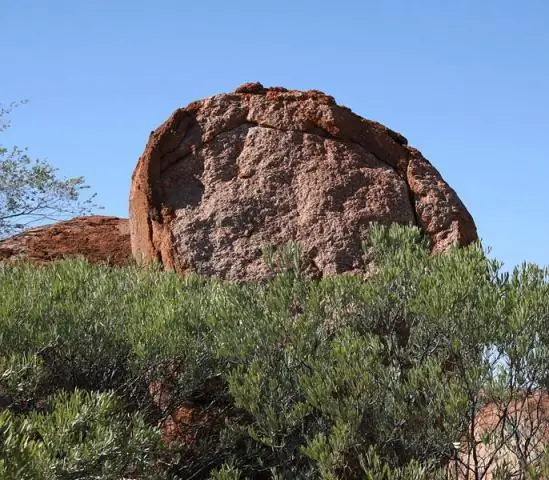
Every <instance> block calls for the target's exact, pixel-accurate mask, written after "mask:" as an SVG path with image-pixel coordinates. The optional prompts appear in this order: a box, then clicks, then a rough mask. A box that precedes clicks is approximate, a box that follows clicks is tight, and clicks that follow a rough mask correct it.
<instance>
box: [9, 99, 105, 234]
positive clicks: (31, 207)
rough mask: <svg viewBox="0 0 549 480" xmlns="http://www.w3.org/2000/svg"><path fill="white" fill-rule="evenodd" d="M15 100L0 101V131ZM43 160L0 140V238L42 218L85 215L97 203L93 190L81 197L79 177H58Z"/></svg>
mask: <svg viewBox="0 0 549 480" xmlns="http://www.w3.org/2000/svg"><path fill="white" fill-rule="evenodd" d="M16 105H17V104H15V103H12V104H10V105H9V106H7V107H3V106H1V105H0V133H2V132H4V131H5V130H6V129H7V128H8V127H9V121H8V120H7V116H8V115H9V113H10V112H11V111H12V109H13V108H14V107H15V106H16ZM57 172H58V170H57V169H56V168H55V167H53V166H52V165H50V164H49V163H48V162H46V161H44V160H39V159H37V160H33V159H31V158H30V157H29V156H28V155H27V153H26V150H25V149H21V148H19V147H17V146H14V147H12V148H7V147H5V146H4V145H2V144H1V143H0V238H3V237H5V236H7V235H10V234H13V233H16V232H17V231H20V230H22V229H24V228H26V227H28V226H30V225H33V224H36V223H41V222H44V221H48V220H51V221H58V220H61V219H63V218H67V217H69V216H73V215H85V214H88V213H90V212H91V210H92V209H93V208H96V207H97V205H95V204H94V202H93V199H94V197H95V194H93V195H91V196H89V197H88V198H86V199H84V200H82V199H81V195H82V193H83V191H84V190H86V189H88V188H89V187H88V186H87V185H86V184H85V181H84V178H83V177H75V178H65V179H60V178H59V177H58V175H57Z"/></svg>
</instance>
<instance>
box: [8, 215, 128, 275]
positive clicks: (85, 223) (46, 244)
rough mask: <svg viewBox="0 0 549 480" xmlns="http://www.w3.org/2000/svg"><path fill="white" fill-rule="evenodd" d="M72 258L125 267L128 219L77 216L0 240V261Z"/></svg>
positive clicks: (40, 261) (41, 260)
mask: <svg viewBox="0 0 549 480" xmlns="http://www.w3.org/2000/svg"><path fill="white" fill-rule="evenodd" d="M74 257H84V258H85V259H86V260H88V261H89V262H92V263H106V264H109V265H125V264H127V263H128V262H129V261H130V259H131V247H130V229H129V225H128V220H127V219H125V218H118V217H106V216H88V217H78V218H73V219H72V220H67V221H64V222H59V223H54V224H52V225H46V226H42V227H36V228H31V229H29V230H26V231H24V232H22V233H19V234H17V235H14V236H12V237H9V238H6V239H5V240H2V241H0V261H5V260H16V259H19V258H27V259H29V260H31V261H34V262H37V263H42V262H49V261H53V260H62V259H65V258H74Z"/></svg>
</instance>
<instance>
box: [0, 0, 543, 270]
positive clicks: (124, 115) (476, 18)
mask: <svg viewBox="0 0 549 480" xmlns="http://www.w3.org/2000/svg"><path fill="white" fill-rule="evenodd" d="M548 24H549V0H522V1H519V0H459V1H457V0H456V1H450V0H399V1H397V0H377V1H372V0H361V1H359V0H356V1H345V0H340V1H330V2H328V1H324V0H315V1H311V0H293V1H288V0H278V1H274V2H268V1H264V2H260V1H253V2H252V1H241V0H233V1H227V0H217V1H213V0H199V1H193V2H191V1H183V0H154V1H152V0H148V1H143V0H132V1H129V0H127V1H126V0H93V1H91V0H90V1H74V0H48V1H45V0H0V25H1V30H0V31H1V33H2V40H1V44H0V72H1V73H0V102H1V103H8V102H10V101H13V100H21V99H28V100H29V103H28V104H27V105H24V106H22V107H20V108H18V109H17V110H16V111H15V112H14V114H13V115H12V116H11V120H12V128H11V129H10V130H8V131H7V132H6V133H5V134H3V139H2V143H3V144H4V145H6V146H9V145H12V144H17V145H19V146H27V147H29V153H30V154H31V155H32V156H34V157H40V158H44V159H46V160H48V161H49V162H50V163H52V164H53V165H55V166H57V167H59V169H60V173H61V174H62V175H64V176H79V175H83V176H85V177H86V179H87V181H88V184H89V185H90V186H91V187H92V190H93V191H95V192H97V193H98V202H99V203H100V204H102V205H103V206H104V207H105V209H104V210H102V211H101V212H99V213H103V214H106V215H117V216H127V210H128V190H129V185H130V176H131V173H132V171H133V168H134V166H135V163H136V161H137V159H138V158H139V156H140V154H141V153H142V151H143V149H144V147H145V144H146V142H147V139H148V136H149V132H150V131H151V130H153V129H154V128H156V127H157V126H158V125H159V124H160V123H162V122H163V121H164V120H165V119H166V118H167V117H168V116H169V115H170V114H171V112H172V111H173V110H175V109H176V108H178V107H180V106H185V105H187V104H188V103H189V102H191V101H193V100H196V99H199V98H203V97H206V96H210V95H214V94H216V93H221V92H225V91H231V90H234V89H235V88H236V87H237V86H238V85H239V84H241V83H244V82H248V81H261V82H262V83H263V84H264V85H266V86H273V85H281V86H285V87H288V88H292V89H318V90H323V91H325V92H326V93H328V94H330V95H333V96H334V97H335V98H336V101H338V103H340V104H343V105H346V106H348V107H350V108H351V109H352V110H354V111H355V112H356V113H358V114H360V115H362V116H363V117H366V118H370V119H373V120H377V121H379V122H381V123H383V124H385V125H387V126H389V127H390V128H392V129H394V130H397V131H399V132H401V133H402V134H403V135H404V136H406V137H407V138H408V140H409V142H410V144H411V145H413V146H415V147H417V148H419V149H420V150H421V151H422V152H423V154H424V155H425V156H426V157H427V158H428V159H429V160H431V162H432V163H433V164H434V165H435V166H436V167H437V168H438V169H439V170H440V172H441V173H442V175H443V176H444V178H445V179H446V180H447V181H448V182H449V183H450V185H451V186H452V187H453V188H454V189H455V190H456V191H457V192H458V195H459V196H460V197H461V199H462V200H463V201H464V203H465V204H466V206H467V207H468V209H469V210H470V212H471V213H472V215H473V217H474V218H475V220H476V223H477V226H478V229H479V233H480V236H481V237H482V239H483V242H484V244H485V245H489V246H491V247H492V254H493V256H495V257H496V258H499V259H500V260H503V261H504V262H505V264H506V267H507V268H510V267H512V266H513V265H515V264H517V263H520V262H522V261H523V260H527V261H532V262H536V263H539V264H542V265H547V264H549V250H548V247H547V239H548V236H549V218H548V215H547V208H548V206H549V202H548V195H549V182H548V180H549V178H548V177H549V166H548V160H549V158H548V153H547V140H548V139H549V28H548V26H547V25H548Z"/></svg>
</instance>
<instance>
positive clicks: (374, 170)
mask: <svg viewBox="0 0 549 480" xmlns="http://www.w3.org/2000/svg"><path fill="white" fill-rule="evenodd" d="M372 221H376V222H379V223H383V224H390V223H393V222H398V223H400V224H414V225H418V226H419V227H421V228H422V229H423V230H424V231H425V232H426V233H427V234H428V236H429V238H430V239H431V243H432V248H433V250H434V251H442V250H445V249H446V248H448V247H449V246H450V245H451V244H453V243H457V244H459V245H465V244H468V243H470V242H472V241H474V240H476V239H477V234H476V228H475V224H474V222H473V219H472V218H471V216H470V215H469V213H468V211H467V210H466V208H465V207H464V205H463V204H462V202H461V201H460V199H459V198H458V196H457V195H456V193H455V192H454V190H452V189H451V188H450V187H449V186H448V184H447V183H446V182H445V181H444V180H443V179H442V177H441V176H440V174H439V173H438V171H437V170H436V169H435V168H434V167H433V166H432V165H431V164H430V163H429V162H428V161H427V160H426V159H425V158H424V157H423V156H422V155H421V153H420V152H418V151H417V150H415V149H413V148H410V147H408V146H407V140H406V139H405V138H404V137H403V136H402V135H400V134H398V133H396V132H393V131H392V130H390V129H388V128H386V127H384V126H383V125H381V124H379V123H376V122H373V121H369V120H365V119H363V118H361V117H359V116H358V115H356V114H354V113H353V112H352V111H351V110H349V109H348V108H346V107H343V106H339V105H337V104H336V102H335V100H334V99H333V98H332V97H330V96H328V95H325V94H324V93H322V92H318V91H314V90H313V91H306V92H301V91H288V90H286V89H284V88H263V86H262V85H261V84H259V83H251V84H245V85H243V86H241V87H239V88H238V89H237V90H236V91H235V92H234V93H229V94H222V95H216V96H213V97H210V98H206V99H204V100H200V101H197V102H194V103H191V104H190V105H189V106H187V107H186V108H183V109H179V110H177V111H175V113H174V114H173V115H172V116H171V117H170V118H169V119H168V120H167V121H166V122H165V123H164V124H163V125H161V126H160V127H159V128H158V129H157V130H156V131H154V132H152V133H151V136H150V139H149V142H148V145H147V147H146V149H145V152H144V154H143V155H142V157H141V158H140V160H139V162H138V164H137V166H136V169H135V171H134V173H133V177H132V188H131V194H130V231H131V241H132V251H133V254H134V256H136V258H137V259H138V260H143V261H145V262H149V261H152V260H158V261H160V262H162V263H163V264H164V265H165V266H166V267H168V268H171V269H175V270H176V271H177V272H179V273H181V274H185V273H186V272H190V271H193V272H196V273H199V274H203V275H216V276H220V277H223V278H226V279H230V280H250V279H259V278H264V276H265V275H266V274H267V273H268V272H267V267H266V265H265V264H264V262H263V261H262V259H261V249H262V247H263V246H265V245H266V244H282V243H287V242H289V241H294V242H298V243H299V244H300V245H301V247H302V250H303V253H304V257H305V259H306V261H307V264H308V265H307V267H308V271H309V272H310V273H311V274H313V275H315V274H316V275H319V276H321V275H327V274H328V275H330V274H338V273H343V272H353V273H360V272H362V271H364V270H365V268H366V266H365V265H364V260H363V255H362V250H361V239H362V237H363V236H364V233H365V231H366V230H367V228H368V225H369V223H370V222H372Z"/></svg>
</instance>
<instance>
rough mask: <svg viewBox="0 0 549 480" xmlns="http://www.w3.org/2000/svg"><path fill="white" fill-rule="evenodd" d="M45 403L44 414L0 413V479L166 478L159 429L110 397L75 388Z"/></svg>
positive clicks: (112, 396)
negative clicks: (162, 468) (161, 470)
mask: <svg viewBox="0 0 549 480" xmlns="http://www.w3.org/2000/svg"><path fill="white" fill-rule="evenodd" d="M48 403H49V405H48V411H47V413H43V412H32V413H31V414H30V415H28V416H27V417H21V416H18V415H16V414H14V413H12V412H11V411H10V410H4V411H3V412H1V413H0V444H1V446H2V447H1V448H0V477H1V478H3V479H6V480H11V479H14V480H15V479H38V478H40V479H44V480H48V479H65V478H66V479H68V478H73V479H76V478H101V479H105V480H107V479H112V480H118V479H120V478H122V477H127V476H128V475H131V476H132V478H143V479H161V478H165V474H162V472H160V471H159V469H158V464H159V463H160V461H161V459H162V443H161V439H160V435H159V433H158V432H156V431H154V430H153V429H152V428H150V427H147V426H146V425H145V422H144V420H143V418H142V416H141V415H139V414H134V415H128V414H126V413H125V412H124V411H123V409H122V408H121V404H120V402H119V401H118V400H117V398H116V397H115V396H114V395H112V394H88V393H84V392H79V391H75V392H74V393H72V394H70V395H67V394H65V393H59V394H56V395H54V396H53V397H52V398H51V399H48Z"/></svg>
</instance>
